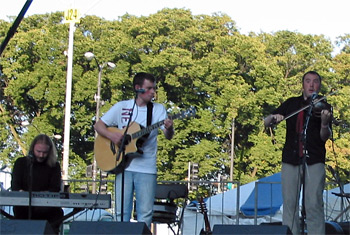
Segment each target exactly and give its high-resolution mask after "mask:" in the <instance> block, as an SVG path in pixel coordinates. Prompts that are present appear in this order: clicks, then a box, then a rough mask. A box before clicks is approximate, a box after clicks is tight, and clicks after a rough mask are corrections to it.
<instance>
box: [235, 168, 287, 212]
mask: <svg viewBox="0 0 350 235" xmlns="http://www.w3.org/2000/svg"><path fill="white" fill-rule="evenodd" d="M257 182H271V183H257V184H256V187H255V188H254V190H253V191H252V192H251V194H250V195H249V197H248V199H247V200H246V201H245V203H244V204H243V205H242V206H241V208H240V210H241V212H242V213H243V214H244V215H245V216H254V214H255V203H256V200H255V197H256V196H255V191H256V188H258V201H257V215H258V216H263V215H274V214H275V213H276V212H277V211H278V210H279V209H280V207H281V205H282V186H281V173H280V172H279V173H276V174H274V175H271V176H268V177H265V178H262V179H260V180H258V181H257Z"/></svg>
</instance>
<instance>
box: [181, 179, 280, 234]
mask: <svg viewBox="0 0 350 235" xmlns="http://www.w3.org/2000/svg"><path fill="white" fill-rule="evenodd" d="M280 175H281V174H280V173H276V174H274V175H272V176H269V177H265V178H262V179H260V180H257V181H253V182H250V183H248V184H244V185H241V186H240V187H239V189H238V188H234V189H232V190H228V191H226V192H224V193H220V194H217V195H214V196H212V197H208V198H206V199H205V200H204V201H205V202H206V207H207V214H208V218H209V221H210V225H211V227H213V226H214V225H215V224H237V223H239V224H247V225H253V224H254V219H252V217H251V216H249V217H248V216H245V214H242V213H241V211H240V210H242V207H243V209H245V210H246V213H249V211H253V214H252V215H254V206H255V203H254V202H255V199H254V198H255V185H256V182H258V185H259V186H258V191H257V192H258V198H259V199H258V202H259V204H258V206H259V208H258V218H257V224H261V223H263V222H281V221H282V215H281V212H280V211H279V209H280V207H281V205H282V199H281V198H282V193H281V187H276V186H278V185H280ZM270 184H273V186H272V191H271V190H270V188H271V186H270ZM260 198H261V199H260ZM275 199H276V202H275ZM248 200H249V201H248ZM271 200H273V201H274V202H273V203H272V204H270V202H271ZM251 206H252V207H251ZM252 208H253V209H252ZM271 208H272V209H271ZM270 215H271V216H270ZM203 227H204V218H203V215H202V214H201V213H200V212H198V211H197V205H196V202H192V203H191V204H190V205H188V206H187V207H186V209H185V214H184V226H183V234H184V235H186V234H188V235H190V234H191V235H192V234H198V233H199V232H200V230H201V228H203Z"/></svg>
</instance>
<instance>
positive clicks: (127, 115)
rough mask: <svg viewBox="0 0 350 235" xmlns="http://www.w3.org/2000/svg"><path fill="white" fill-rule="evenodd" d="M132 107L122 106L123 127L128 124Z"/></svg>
mask: <svg viewBox="0 0 350 235" xmlns="http://www.w3.org/2000/svg"><path fill="white" fill-rule="evenodd" d="M131 111H132V109H131V108H122V115H121V123H123V126H122V128H124V127H125V126H126V124H127V123H128V121H129V119H130V113H131Z"/></svg>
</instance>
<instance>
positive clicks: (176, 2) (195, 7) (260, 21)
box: [0, 0, 350, 41]
mask: <svg viewBox="0 0 350 235" xmlns="http://www.w3.org/2000/svg"><path fill="white" fill-rule="evenodd" d="M5 1H6V3H5ZM26 1H27V0H11V1H8V0H0V2H1V8H0V19H3V20H8V18H7V16H15V17H17V15H18V14H19V12H20V11H21V9H22V8H23V6H24V5H25V3H26ZM70 8H77V9H78V10H79V11H80V12H81V15H82V17H84V16H85V15H96V16H99V17H103V18H105V19H106V20H114V19H118V17H120V16H122V15H124V14H126V13H128V14H131V15H135V16H148V15H150V14H154V13H157V12H158V11H160V10H162V9H163V8H183V9H189V10H191V12H192V14H193V15H200V14H206V15H212V14H213V13H224V14H227V15H228V16H230V17H231V19H232V20H234V21H235V22H236V27H237V28H238V30H239V32H240V33H242V34H247V33H249V32H256V33H260V32H266V33H274V32H276V31H279V30H289V31H293V32H299V33H302V34H317V35H320V34H323V35H325V36H326V37H327V38H329V39H331V40H332V41H334V40H335V39H336V37H337V36H343V35H345V34H349V33H350V14H349V9H350V1H349V0H239V1H238V0H215V1H209V0H123V1H122V0H32V3H31V5H30V7H29V9H28V11H27V12H26V15H25V16H29V15H33V14H44V13H50V12H56V11H64V10H67V9H70Z"/></svg>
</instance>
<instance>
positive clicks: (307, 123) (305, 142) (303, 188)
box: [301, 100, 314, 234]
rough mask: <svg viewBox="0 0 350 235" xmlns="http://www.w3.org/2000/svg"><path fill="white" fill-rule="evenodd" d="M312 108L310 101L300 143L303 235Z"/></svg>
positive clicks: (303, 231) (312, 104)
mask: <svg viewBox="0 0 350 235" xmlns="http://www.w3.org/2000/svg"><path fill="white" fill-rule="evenodd" d="M313 107H314V102H313V100H311V103H310V108H309V110H308V112H307V115H306V119H305V124H304V127H303V134H302V137H301V138H302V143H303V157H302V167H303V175H302V185H303V187H302V190H303V194H302V209H301V216H302V221H301V234H305V219H306V211H305V175H306V158H308V157H309V155H308V151H307V149H306V144H307V139H306V137H307V129H308V126H309V122H310V118H311V116H312V109H313Z"/></svg>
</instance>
